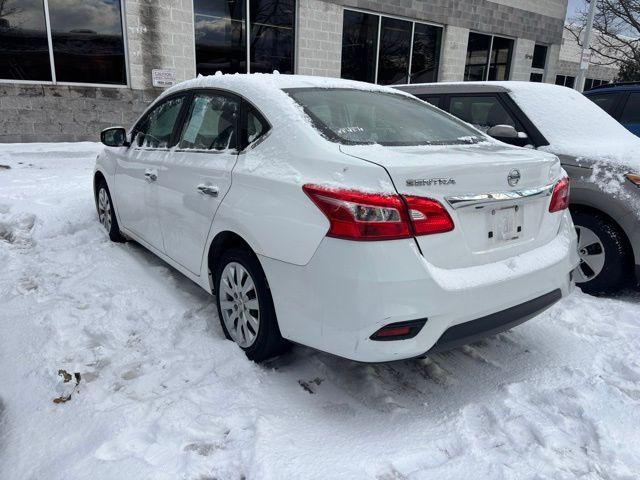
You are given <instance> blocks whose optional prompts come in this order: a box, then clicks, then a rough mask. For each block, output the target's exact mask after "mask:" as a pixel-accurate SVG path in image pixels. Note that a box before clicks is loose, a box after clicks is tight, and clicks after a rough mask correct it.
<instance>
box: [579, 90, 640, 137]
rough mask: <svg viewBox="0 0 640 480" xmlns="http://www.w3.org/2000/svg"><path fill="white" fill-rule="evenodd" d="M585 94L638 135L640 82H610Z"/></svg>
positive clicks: (639, 129) (639, 126) (639, 130)
mask: <svg viewBox="0 0 640 480" xmlns="http://www.w3.org/2000/svg"><path fill="white" fill-rule="evenodd" d="M585 96H586V97H587V98H588V99H589V100H591V101H593V102H594V103H595V104H596V105H598V106H599V107H601V108H602V109H603V110H604V111H605V112H607V113H608V114H609V115H611V116H612V117H613V118H615V119H616V120H618V121H619V122H620V123H621V124H622V125H624V126H625V128H626V129H627V130H629V131H630V132H631V133H633V134H634V135H636V136H638V137H640V82H630V83H613V84H611V83H610V84H608V85H603V86H601V87H596V88H594V89H593V90H589V91H588V92H585Z"/></svg>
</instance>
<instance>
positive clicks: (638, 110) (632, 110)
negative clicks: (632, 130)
mask: <svg viewBox="0 0 640 480" xmlns="http://www.w3.org/2000/svg"><path fill="white" fill-rule="evenodd" d="M620 122H621V123H623V124H635V123H640V93H638V92H634V93H632V94H631V95H630V96H629V100H627V104H626V105H625V107H624V111H623V112H622V118H621V119H620Z"/></svg>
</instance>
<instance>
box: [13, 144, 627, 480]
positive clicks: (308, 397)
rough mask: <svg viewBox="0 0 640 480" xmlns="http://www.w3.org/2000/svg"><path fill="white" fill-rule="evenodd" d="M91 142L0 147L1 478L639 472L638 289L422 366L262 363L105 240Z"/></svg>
mask: <svg viewBox="0 0 640 480" xmlns="http://www.w3.org/2000/svg"><path fill="white" fill-rule="evenodd" d="M96 148H97V146H96V145H93V144H76V145H69V144H67V145H64V144H61V145H55V146H54V145H9V146H7V145H5V146H0V372H1V373H0V479H2V480H28V479H39V478H46V479H52V480H53V479H64V480H75V479H89V478H90V479H92V480H98V479H126V480H134V479H154V480H156V479H167V480H169V479H170V480H175V479H189V480H191V479H193V480H205V479H210V480H211V479H238V480H239V479H241V478H246V479H259V480H263V479H264V480H267V479H323V480H326V479H338V478H340V479H341V478H345V479H378V480H399V479H411V480H414V479H433V478H436V479H454V478H455V479H458V478H460V479H472V478H473V479H503V478H504V479H528V478H532V479H533V478H535V479H543V478H553V479H575V478H584V479H637V478H638V477H639V475H640V294H638V293H633V292H629V293H628V294H626V295H624V296H622V297H620V298H618V299H596V298H592V297H588V296H585V295H583V294H581V293H580V292H576V293H574V294H573V295H572V296H571V297H570V298H568V299H566V300H564V301H563V302H561V303H560V304H559V305H557V306H556V307H555V308H553V309H552V310H551V311H549V312H548V313H546V314H543V315H541V316H540V317H539V318H537V319H535V320H532V321H530V322H529V323H527V324H525V325H523V326H520V327H518V328H516V329H514V330H513V331H511V332H508V333H506V334H503V335H499V336H498V337H495V338H491V339H488V340H486V341H483V342H480V343H478V344H475V345H473V346H468V347H464V348H461V349H457V350H454V351H452V352H448V353H444V354H440V355H435V356H433V357H432V358H430V359H427V360H414V361H406V362H399V363H394V364H383V365H362V364H357V363H352V362H349V361H346V360H342V359H339V358H335V357H332V356H329V355H325V354H322V353H319V352H316V351H312V350H309V349H306V348H303V347H296V348H295V349H294V351H293V353H292V354H290V355H287V356H285V357H283V358H279V359H276V360H275V361H272V362H271V363H269V364H268V365H263V366H259V365H256V364H253V363H251V362H249V361H248V360H247V359H246V358H245V356H244V355H243V354H242V352H241V351H240V350H239V349H238V348H236V347H235V345H234V344H232V343H231V342H229V341H226V340H225V339H224V337H223V335H222V331H221V328H220V326H219V323H218V319H217V316H216V312H215V309H214V305H213V302H212V299H211V297H209V296H208V295H207V294H206V293H205V292H203V291H201V290H200V289H199V287H197V286H195V285H194V284H192V283H191V282H190V281H189V280H187V279H186V278H184V277H183V276H182V275H180V274H179V273H177V272H176V271H175V270H172V269H171V268H169V267H168V266H166V265H164V264H163V263H162V262H161V261H159V260H158V259H157V258H155V257H154V256H153V255H151V254H149V253H148V252H147V251H145V250H144V249H142V248H141V247H140V246H138V245H136V244H135V243H128V244H113V243H110V242H109V241H108V240H107V238H106V236H105V234H104V233H103V231H102V230H101V228H100V226H99V224H98V222H97V221H96V218H95V213H94V205H93V200H92V192H91V171H92V167H93V161H94V158H95V153H96ZM2 165H5V166H8V167H10V168H9V169H7V168H3V167H2ZM60 369H64V370H66V371H68V372H69V373H71V374H73V373H75V372H78V373H80V375H81V376H80V383H79V385H78V387H76V390H77V391H74V390H73V385H74V383H75V380H72V381H71V382H69V383H63V379H62V377H60V376H58V370H60ZM72 391H73V393H72V397H71V399H70V400H69V401H68V402H66V403H57V404H56V403H54V402H53V400H54V399H55V398H57V397H60V396H62V395H66V394H68V393H70V392H72Z"/></svg>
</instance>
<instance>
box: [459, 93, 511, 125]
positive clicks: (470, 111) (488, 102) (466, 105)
mask: <svg viewBox="0 0 640 480" xmlns="http://www.w3.org/2000/svg"><path fill="white" fill-rule="evenodd" d="M451 113H452V114H453V115H455V116H456V117H458V118H459V119H461V120H464V121H465V122H468V123H470V124H472V125H474V126H476V127H477V128H479V129H481V130H483V131H485V132H486V131H487V130H489V129H490V128H491V127H495V126H496V125H511V126H512V127H514V128H517V127H518V125H517V122H516V120H515V119H514V118H513V117H512V116H511V114H510V113H509V112H507V110H506V109H505V108H504V106H503V105H502V103H500V100H498V98H497V97H452V98H451Z"/></svg>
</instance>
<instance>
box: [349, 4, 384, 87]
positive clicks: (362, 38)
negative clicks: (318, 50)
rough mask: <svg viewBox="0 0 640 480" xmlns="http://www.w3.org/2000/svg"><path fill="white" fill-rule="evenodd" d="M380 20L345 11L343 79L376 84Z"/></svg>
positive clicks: (364, 14) (375, 17)
mask: <svg viewBox="0 0 640 480" xmlns="http://www.w3.org/2000/svg"><path fill="white" fill-rule="evenodd" d="M378 18H379V17H377V16H375V15H369V14H368V13H362V12H353V11H351V10H345V11H344V19H343V24H342V71H341V77H342V78H348V79H350V80H360V81H363V82H370V83H375V81H376V54H377V48H378V46H377V43H378Z"/></svg>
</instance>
